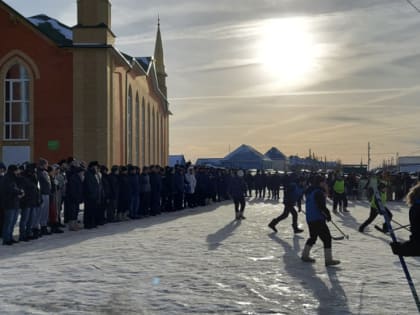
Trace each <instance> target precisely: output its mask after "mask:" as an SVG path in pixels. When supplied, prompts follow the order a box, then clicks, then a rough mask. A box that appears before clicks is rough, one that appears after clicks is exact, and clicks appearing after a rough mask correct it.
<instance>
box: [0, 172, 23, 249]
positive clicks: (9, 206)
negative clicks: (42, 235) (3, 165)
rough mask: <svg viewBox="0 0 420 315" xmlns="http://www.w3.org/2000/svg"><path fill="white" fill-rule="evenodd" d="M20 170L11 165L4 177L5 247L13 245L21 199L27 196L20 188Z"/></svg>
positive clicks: (2, 190) (2, 192) (2, 191)
mask: <svg viewBox="0 0 420 315" xmlns="http://www.w3.org/2000/svg"><path fill="white" fill-rule="evenodd" d="M18 173H19V169H18V167H17V166H16V165H14V164H11V165H9V167H8V168H7V173H6V175H5V176H4V179H3V183H2V189H1V194H2V195H3V198H2V202H3V209H4V222H3V234H2V235H3V245H13V243H14V242H15V240H14V239H13V229H14V227H15V225H16V221H17V218H18V215H19V209H20V199H21V198H22V197H23V196H24V195H25V193H24V191H23V189H21V188H20V187H19V186H18V179H17V175H18Z"/></svg>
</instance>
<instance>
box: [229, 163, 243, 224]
mask: <svg viewBox="0 0 420 315" xmlns="http://www.w3.org/2000/svg"><path fill="white" fill-rule="evenodd" d="M243 176H244V172H243V171H242V170H238V171H237V172H236V174H235V173H234V174H233V177H232V179H231V180H230V182H229V195H230V196H231V197H232V199H233V203H234V205H235V219H236V220H241V219H245V217H244V210H245V196H246V192H247V186H246V183H245V180H244V178H243Z"/></svg>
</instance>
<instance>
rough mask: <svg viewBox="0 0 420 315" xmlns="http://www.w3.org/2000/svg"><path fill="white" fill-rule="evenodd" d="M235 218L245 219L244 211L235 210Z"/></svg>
mask: <svg viewBox="0 0 420 315" xmlns="http://www.w3.org/2000/svg"><path fill="white" fill-rule="evenodd" d="M235 219H236V220H245V219H246V218H245V217H244V213H243V212H242V211H237V212H235Z"/></svg>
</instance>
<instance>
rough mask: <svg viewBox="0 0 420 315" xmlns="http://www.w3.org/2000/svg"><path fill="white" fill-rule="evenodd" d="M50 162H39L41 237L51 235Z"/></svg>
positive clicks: (42, 160)
mask: <svg viewBox="0 0 420 315" xmlns="http://www.w3.org/2000/svg"><path fill="white" fill-rule="evenodd" d="M47 170H48V161H47V160H45V159H42V158H41V159H40V160H39V166H38V171H37V176H38V180H39V186H40V191H41V198H42V203H41V205H40V207H39V221H40V224H41V235H49V234H51V232H50V231H48V227H47V226H48V217H49V213H50V195H51V179H50V176H49V175H48V171H47Z"/></svg>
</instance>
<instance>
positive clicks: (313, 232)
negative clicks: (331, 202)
mask: <svg viewBox="0 0 420 315" xmlns="http://www.w3.org/2000/svg"><path fill="white" fill-rule="evenodd" d="M324 182H325V177H323V176H319V175H318V176H315V177H314V179H313V183H312V186H310V187H309V188H308V190H307V191H306V194H305V195H306V222H307V223H308V228H309V238H308V240H307V241H306V243H305V247H304V249H303V252H302V256H301V258H302V260H303V261H304V262H310V263H313V262H315V259H313V258H311V257H310V256H309V253H310V251H311V248H312V246H313V245H314V244H315V242H316V240H317V239H318V237H319V238H320V239H321V241H322V242H323V243H324V257H325V265H326V266H333V265H338V264H339V263H340V261H339V260H335V259H333V257H332V249H331V243H332V242H331V240H332V238H331V233H330V230H329V228H328V225H327V221H331V214H330V211H329V210H328V208H327V206H326V200H325V191H324V189H323V188H322V186H323V185H324V184H325V183H324Z"/></svg>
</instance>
